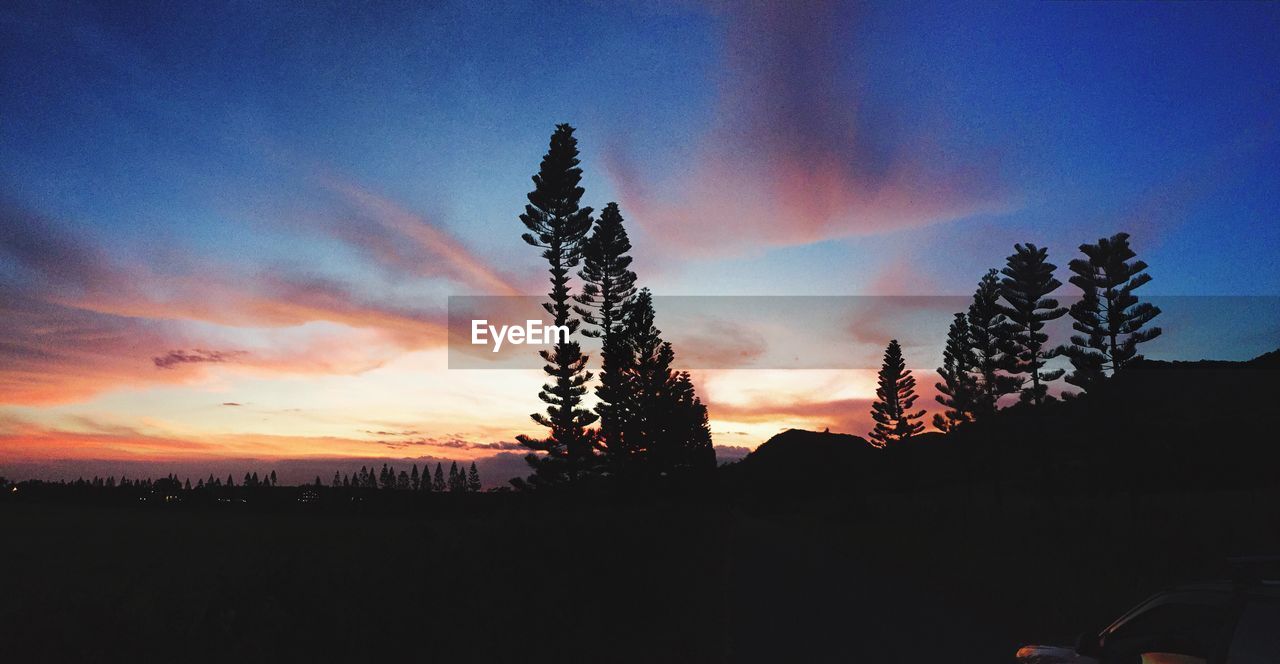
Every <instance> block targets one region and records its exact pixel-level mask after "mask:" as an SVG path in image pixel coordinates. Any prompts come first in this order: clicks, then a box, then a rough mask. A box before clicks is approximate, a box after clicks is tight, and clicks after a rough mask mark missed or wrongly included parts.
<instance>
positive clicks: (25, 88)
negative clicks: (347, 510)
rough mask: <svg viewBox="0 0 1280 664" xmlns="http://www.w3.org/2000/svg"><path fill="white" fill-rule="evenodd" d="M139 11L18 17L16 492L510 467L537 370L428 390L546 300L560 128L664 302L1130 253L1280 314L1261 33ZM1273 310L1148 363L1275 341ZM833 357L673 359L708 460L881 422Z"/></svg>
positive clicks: (894, 282)
mask: <svg viewBox="0 0 1280 664" xmlns="http://www.w3.org/2000/svg"><path fill="white" fill-rule="evenodd" d="M122 4H123V3H100V4H95V3H87V4H80V3H48V2H31V3H27V2H23V1H21V0H20V1H19V2H16V3H12V2H6V3H3V5H0V76H2V77H3V85H2V86H0V474H5V475H9V476H11V477H13V476H18V475H22V476H26V475H38V476H49V477H60V476H63V475H66V474H68V473H71V474H81V473H87V474H93V472H105V471H95V470H94V469H96V468H106V469H116V470H114V471H113V472H120V471H119V469H128V471H129V472H131V473H134V472H140V471H139V469H146V470H145V471H142V472H151V473H153V474H159V475H163V474H167V473H168V472H171V471H170V470H167V469H168V468H181V469H182V470H183V471H189V472H190V473H191V475H192V476H193V477H196V476H203V474H204V473H203V472H201V469H203V468H209V469H216V470H222V469H225V468H232V469H236V468H242V469H253V470H256V469H258V468H263V467H267V466H271V467H277V466H278V467H282V468H286V469H290V470H289V472H290V473H293V476H289V475H286V476H285V478H284V479H286V480H291V481H296V480H304V479H310V477H311V474H315V473H313V469H317V468H319V469H323V468H328V469H329V471H328V473H326V474H325V475H324V476H325V477H326V478H328V477H329V476H331V474H332V471H333V470H334V469H341V470H344V471H347V470H350V469H351V468H352V463H354V464H355V465H354V467H355V468H356V469H358V467H359V465H360V463H361V462H363V460H366V459H370V458H376V457H386V458H390V459H396V460H400V459H408V458H412V459H421V458H431V459H457V460H471V459H480V460H481V461H482V472H483V470H484V469H485V468H486V467H487V468H489V469H490V474H489V477H491V478H496V477H505V476H509V475H510V474H512V473H515V472H519V470H520V468H521V464H522V463H523V462H522V461H521V460H520V459H519V455H520V453H519V451H518V449H515V448H516V446H515V445H514V444H513V443H512V442H511V441H513V439H514V436H515V435H516V434H518V433H531V434H537V433H539V431H538V429H537V427H536V426H534V425H533V423H532V422H530V421H529V418H528V415H529V413H531V412H533V411H534V410H537V409H538V408H539V406H540V402H539V401H538V399H537V397H536V392H537V388H538V385H539V384H540V383H541V376H540V373H539V372H538V371H528V370H523V371H465V370H449V369H448V368H447V366H446V357H447V349H446V347H445V329H446V325H445V323H446V321H445V308H446V299H447V297H448V296H450V295H483V294H492V295H515V294H528V295H535V294H539V293H542V292H545V291H546V271H545V265H544V264H543V263H542V261H541V260H540V258H539V257H538V254H537V251H536V250H534V249H532V248H531V247H529V246H527V245H525V244H524V243H523V242H522V241H521V240H520V233H521V232H522V231H523V227H522V225H521V224H520V222H519V221H518V219H517V215H518V214H519V213H520V212H521V210H522V209H523V205H524V202H525V198H524V197H525V194H526V193H527V192H528V191H529V189H530V187H531V183H530V180H529V178H530V176H531V175H532V174H533V173H534V172H535V171H536V169H537V165H538V161H539V159H540V158H541V156H542V154H543V153H544V152H545V151H546V147H547V139H548V137H549V135H550V133H551V131H552V129H553V127H554V125H555V124H556V123H559V122H568V123H571V124H573V125H574V126H575V127H577V128H578V131H577V136H578V139H579V144H580V147H581V150H582V165H583V169H584V173H585V176H584V186H585V187H586V197H585V198H586V201H585V202H586V203H587V204H589V205H591V206H593V207H595V208H596V209H599V208H601V207H603V206H604V204H605V203H607V202H609V201H617V202H618V203H619V204H620V206H621V209H622V213H623V215H624V217H625V218H626V220H627V224H628V228H629V231H630V233H631V239H632V243H633V245H634V246H635V249H634V251H633V254H634V255H635V256H636V260H635V264H634V268H635V269H636V271H637V272H638V274H639V277H640V281H641V283H642V284H643V285H646V286H648V287H650V288H652V289H653V291H654V292H655V293H657V294H658V295H660V296H669V295H930V296H934V295H947V296H965V295H968V294H969V293H971V292H972V288H973V285H974V284H975V283H976V281H977V279H978V278H979V277H980V276H981V275H982V274H983V272H985V271H986V269H987V268H989V267H995V266H999V265H1002V264H1003V261H1004V257H1005V256H1006V255H1008V254H1009V253H1010V251H1011V247H1012V245H1013V244H1014V243H1015V242H1027V241H1031V242H1035V243H1037V244H1041V245H1047V246H1048V247H1049V249H1050V258H1051V260H1053V261H1054V262H1056V263H1057V264H1059V265H1060V266H1065V264H1066V262H1067V261H1068V260H1069V259H1070V258H1073V257H1075V255H1076V253H1077V252H1076V249H1075V247H1076V246H1077V245H1079V244H1080V243H1081V242H1086V241H1088V242H1092V241H1095V240H1096V239H1097V238H1098V237H1100V236H1103V235H1110V234H1112V233H1115V232H1117V231H1121V230H1124V231H1128V232H1129V233H1131V234H1132V235H1133V243H1134V246H1135V248H1136V249H1137V250H1138V252H1139V253H1140V255H1141V257H1142V258H1143V259H1145V260H1146V261H1147V262H1148V263H1149V264H1150V265H1151V270H1150V271H1151V274H1152V276H1153V277H1154V281H1153V282H1152V283H1151V285H1149V286H1147V287H1146V288H1145V289H1144V290H1145V291H1146V294H1148V295H1163V296H1184V295H1187V296H1203V295H1218V296H1222V295H1231V296H1277V295H1280V261H1278V260H1277V255H1278V254H1280V252H1278V251H1277V249H1280V224H1278V223H1277V220H1278V219H1280V176H1278V174H1280V144H1278V143H1277V140H1278V139H1280V125H1278V124H1277V123H1278V121H1280V39H1277V38H1276V35H1277V34H1280V5H1277V4H1262V3H1256V4H1254V3H1249V4H1243V3H1242V4H1229V5H1227V4H1192V3H1176V4H1128V3H1126V4H1105V5H1104V4H1096V3H1089V4H1082V3H1055V4H1030V3H1025V4H1015V3H1001V4H992V5H982V4H975V3H954V4H953V3H947V4H937V5H923V4H919V5H917V4H908V3H878V4H874V5H870V6H861V5H843V4H833V3H821V2H818V3H803V4H801V3H776V4H768V3H765V4H755V3H753V4H750V5H747V4H741V3H708V4H703V3H698V2H672V3H608V2H599V3H586V4H579V3H529V4H527V5H520V4H510V5H503V6H499V7H482V6H480V5H479V3H456V4H454V3H448V2H440V3H402V4H400V5H399V6H392V5H388V6H380V5H378V6H375V5H363V4H356V3H352V4H351V5H350V6H348V3H335V4H327V5H320V4H314V5H310V6H306V7H305V8H304V5H301V4H299V5H297V6H296V8H295V9H289V8H286V7H285V6H284V3H240V2H236V3H155V6H154V7H153V8H152V9H150V10H148V9H142V8H140V7H137V6H130V7H122V6H119V5H122ZM1059 277H1060V278H1061V279H1062V280H1063V281H1066V274H1065V268H1063V269H1062V271H1061V273H1060V274H1059ZM1072 292H1073V290H1072V287H1065V288H1064V289H1063V291H1062V293H1063V295H1070V294H1071V293H1072ZM1275 301H1276V300H1274V299H1268V298H1262V299H1259V300H1251V301H1250V302H1254V303H1255V305H1247V304H1246V305H1240V306H1235V307H1234V308H1231V307H1227V308H1228V309H1229V310H1230V312H1229V313H1228V314H1225V315H1222V316H1215V317H1213V318H1215V319H1216V320H1217V322H1218V323H1219V324H1225V323H1229V324H1231V325H1234V327H1233V328H1231V329H1230V330H1228V331H1226V332H1223V331H1221V329H1219V330H1217V331H1215V332H1214V334H1213V335H1212V336H1213V337H1214V342H1215V343H1214V345H1213V346H1212V347H1209V346H1206V345H1205V343H1204V339H1205V337H1206V336H1208V333H1205V332H1203V331H1202V332H1201V333H1200V334H1199V335H1198V336H1197V333H1196V331H1195V330H1193V329H1191V328H1190V327H1188V328H1187V330H1186V332H1185V333H1184V334H1182V335H1181V337H1180V338H1181V339H1182V342H1181V345H1180V342H1179V341H1178V338H1179V337H1177V336H1176V335H1174V332H1176V331H1177V330H1178V327H1177V325H1176V324H1175V323H1177V321H1179V320H1181V321H1183V322H1184V323H1187V325H1190V324H1191V322H1190V321H1192V320H1193V319H1196V318H1204V317H1203V316H1194V315H1189V314H1187V313H1186V312H1183V313H1182V314H1181V317H1179V313H1178V312H1177V311H1170V310H1169V307H1168V306H1166V307H1165V308H1166V312H1167V314H1168V318H1167V319H1166V320H1162V321H1160V322H1161V323H1163V324H1165V326H1166V328H1168V329H1167V331H1166V336H1168V337H1170V338H1171V339H1170V340H1162V341H1160V342H1158V343H1161V344H1164V345H1163V346H1159V347H1157V346H1156V345H1155V344H1153V347H1152V349H1151V351H1150V354H1151V355H1153V356H1156V357H1167V358H1173V359H1196V358H1198V357H1202V356H1204V355H1205V354H1206V353H1209V354H1212V355H1213V356H1215V357H1221V358H1224V359H1246V358H1248V357H1251V356H1253V355H1257V354H1259V353H1261V352H1265V351H1267V350H1272V349H1274V348H1276V347H1277V346H1280V314H1278V312H1276V311H1275V310H1268V311H1264V312H1262V313H1263V314H1264V316H1263V317H1262V318H1263V320H1264V324H1262V325H1258V324H1256V321H1254V320H1253V319H1252V318H1251V316H1252V313H1257V312H1256V311H1255V312H1252V313H1251V312H1250V309H1249V307H1250V306H1256V303H1257V302H1261V303H1263V304H1262V306H1263V308H1269V307H1274V303H1275ZM1238 304H1239V303H1238ZM944 309H945V307H944ZM941 313H943V314H944V318H943V320H944V321H945V314H946V311H945V310H944V311H941ZM894 321H896V322H898V323H899V324H898V325H894V324H890V321H889V320H888V319H887V318H881V319H879V320H877V319H874V318H872V317H867V316H864V317H862V318H861V319H859V321H858V322H857V323H856V324H851V325H850V326H849V327H848V333H849V336H848V344H849V346H848V348H849V354H850V355H851V356H852V355H856V354H858V353H863V354H866V356H867V357H871V358H874V357H875V356H877V355H878V353H879V351H880V349H882V348H883V346H884V343H886V342H887V341H888V337H889V336H897V337H899V338H902V339H904V344H905V345H906V350H907V356H908V360H909V362H910V364H911V366H913V367H914V368H916V370H917V372H918V373H919V374H920V382H921V383H922V384H923V385H924V386H925V388H926V396H925V400H928V401H930V402H932V396H931V394H932V391H931V389H928V388H929V386H931V385H932V384H933V382H934V381H935V380H936V376H935V375H934V374H933V373H932V370H933V368H934V367H936V366H937V362H938V354H939V352H940V346H941V344H942V339H943V337H944V336H945V334H946V327H945V322H944V323H943V324H942V325H941V326H940V329H939V328H938V327H937V326H928V327H929V329H924V328H923V327H920V326H918V325H917V326H912V325H910V322H909V320H908V321H906V322H902V321H898V319H897V318H895V319H894ZM1223 321H1225V323H1223ZM658 323H659V326H660V327H661V326H662V311H661V310H659V312H658ZM686 332H687V335H686V336H688V337H689V338H690V339H693V340H690V341H687V342H686V344H685V345H686V347H685V348H683V349H682V348H681V347H680V346H679V344H677V348H676V351H677V353H678V354H684V355H686V356H696V355H697V354H698V353H700V352H706V349H705V348H698V347H695V346H699V345H701V344H703V343H705V344H709V345H714V343H713V341H712V339H714V335H703V336H698V335H697V334H694V333H693V332H692V331H686ZM697 339H701V340H702V341H697ZM1055 341H1060V339H1059V340H1055ZM832 349H833V352H840V350H839V348H838V343H836V344H832ZM721 350H722V349H721ZM1160 351H1162V352H1160ZM838 366H842V367H844V368H841V369H839V370H834V369H833V370H821V369H813V368H806V369H803V370H788V369H784V368H775V369H771V370H731V369H723V368H716V369H700V368H698V367H694V368H695V369H697V370H696V371H695V372H694V373H695V380H696V383H697V386H698V389H699V391H700V394H701V395H702V396H703V398H704V399H705V400H706V401H707V402H708V405H709V409H710V415H711V419H712V429H713V432H714V434H715V441H716V443H717V445H721V446H726V448H750V447H754V446H755V445H758V444H759V443H760V442H763V441H764V440H765V439H767V438H768V437H769V436H770V435H772V434H774V433H777V432H778V431H780V430H782V429H785V428H788V427H810V428H819V429H821V428H822V427H826V426H829V427H831V428H832V429H833V430H840V431H849V432H853V433H859V434H862V433H865V431H866V429H867V421H868V420H869V418H868V416H867V414H866V412H867V410H868V404H869V399H870V398H871V396H872V393H873V376H872V373H871V371H870V370H869V369H871V368H873V366H872V364H871V363H870V362H868V363H867V364H866V365H865V368H861V369H860V368H850V367H849V366H847V365H838ZM853 366H854V367H857V366H859V364H858V363H854V365H853ZM742 452H743V450H741V449H726V450H724V458H731V457H733V456H735V455H740V454H741V453H742ZM250 459H253V460H256V461H253V462H252V463H251V464H250V466H251V467H246V463H249V462H248V461H247V460H250ZM352 460H355V461H352ZM405 463H407V462H405ZM85 469H88V470H87V471H86V470H85ZM241 472H242V471H241ZM315 472H321V471H319V470H316V471H315Z"/></svg>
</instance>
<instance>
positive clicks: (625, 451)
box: [608, 288, 715, 475]
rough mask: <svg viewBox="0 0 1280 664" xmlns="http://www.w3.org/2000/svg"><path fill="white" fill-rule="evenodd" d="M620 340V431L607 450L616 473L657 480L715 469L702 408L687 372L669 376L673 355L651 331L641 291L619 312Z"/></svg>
mask: <svg viewBox="0 0 1280 664" xmlns="http://www.w3.org/2000/svg"><path fill="white" fill-rule="evenodd" d="M623 318H624V321H623V327H624V329H625V332H624V333H623V334H622V337H623V338H624V339H625V342H626V343H627V345H628V346H629V347H630V355H631V358H632V361H631V367H630V368H629V369H628V370H627V371H626V372H625V377H626V382H625V383H624V385H625V387H626V390H625V393H624V394H625V398H624V400H623V401H621V402H619V403H620V405H622V406H624V407H625V411H626V417H625V418H623V420H622V424H623V425H624V428H623V429H622V431H621V432H620V434H621V435H620V436H619V437H618V439H617V440H616V441H615V444H614V446H613V448H612V449H609V450H608V453H609V460H610V463H611V465H612V466H613V467H614V469H615V470H616V471H618V472H624V473H631V474H650V475H658V474H663V473H671V472H676V471H683V470H692V469H707V468H714V467H715V451H714V450H713V449H712V447H711V434H710V429H709V428H708V427H707V418H706V407H705V406H704V405H703V404H702V401H701V400H700V399H698V396H697V393H696V391H695V389H694V386H693V382H692V381H691V380H690V378H689V374H688V373H687V372H680V371H675V370H673V369H672V364H673V362H674V361H675V351H674V350H673V349H672V347H671V344H670V343H668V342H666V341H663V340H662V332H661V330H659V329H658V328H657V326H656V325H654V311H653V296H652V294H650V292H649V290H648V289H647V288H646V289H642V290H641V291H640V292H639V293H638V294H637V295H636V296H635V297H634V298H633V299H632V300H630V301H629V302H628V303H627V304H626V306H625V307H624V316H623Z"/></svg>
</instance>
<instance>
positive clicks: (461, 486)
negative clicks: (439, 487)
mask: <svg viewBox="0 0 1280 664" xmlns="http://www.w3.org/2000/svg"><path fill="white" fill-rule="evenodd" d="M466 490H467V474H466V471H460V470H458V462H457V461H454V462H452V463H450V464H449V491H452V492H454V493H461V492H463V491H466Z"/></svg>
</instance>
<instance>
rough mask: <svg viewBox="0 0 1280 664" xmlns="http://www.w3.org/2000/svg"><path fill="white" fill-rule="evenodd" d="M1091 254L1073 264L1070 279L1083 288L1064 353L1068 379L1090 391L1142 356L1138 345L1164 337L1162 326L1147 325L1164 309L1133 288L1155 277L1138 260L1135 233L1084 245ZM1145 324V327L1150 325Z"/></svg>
mask: <svg viewBox="0 0 1280 664" xmlns="http://www.w3.org/2000/svg"><path fill="white" fill-rule="evenodd" d="M1080 251H1081V253H1083V254H1084V255H1085V258H1083V259H1082V258H1077V259H1075V260H1073V261H1071V262H1070V263H1069V264H1068V267H1069V268H1070V269H1071V271H1072V272H1073V273H1074V275H1073V276H1072V277H1071V278H1070V279H1069V281H1070V282H1071V283H1072V284H1075V285H1076V286H1077V287H1078V288H1079V289H1080V292H1081V298H1080V300H1079V301H1078V302H1076V303H1075V304H1073V305H1071V310H1070V311H1071V318H1072V319H1073V322H1072V324H1071V327H1072V328H1073V329H1075V331H1077V332H1079V333H1080V334H1076V335H1072V337H1071V345H1069V346H1063V347H1062V349H1061V350H1062V353H1063V354H1064V355H1066V356H1067V357H1068V358H1070V359H1071V366H1072V372H1071V373H1070V374H1068V375H1067V378H1066V380H1067V382H1068V383H1071V384H1072V385H1075V386H1076V387H1079V388H1081V389H1083V390H1085V391H1088V390H1089V389H1091V388H1093V387H1094V386H1096V385H1097V384H1098V383H1100V382H1101V381H1103V380H1105V379H1106V378H1107V377H1108V376H1110V375H1114V374H1115V372H1117V371H1119V370H1120V369H1122V368H1124V365H1125V364H1127V363H1129V362H1132V361H1134V360H1138V359H1142V356H1141V355H1139V354H1138V344H1140V343H1144V342H1147V341H1150V340H1152V339H1154V338H1156V337H1158V336H1160V332H1161V330H1160V328H1158V327H1145V326H1146V324H1147V323H1150V322H1151V319H1153V318H1155V317H1156V316H1158V315H1160V308H1159V307H1156V306H1155V305H1153V304H1151V303H1149V302H1141V303H1140V302H1138V297H1137V296H1136V295H1134V294H1133V291H1135V290H1137V289H1138V288H1139V287H1141V286H1143V285H1145V284H1146V283H1147V282H1149V281H1151V275H1149V274H1147V273H1146V272H1145V270H1146V269H1147V264H1146V263H1144V262H1142V261H1135V260H1133V259H1134V258H1135V257H1136V256H1137V254H1136V253H1134V251H1133V249H1131V248H1130V247H1129V234H1128V233H1117V234H1116V235H1113V236H1111V237H1110V238H1100V239H1099V240H1098V243H1097V244H1082V245H1080ZM1144 328H1145V329H1144Z"/></svg>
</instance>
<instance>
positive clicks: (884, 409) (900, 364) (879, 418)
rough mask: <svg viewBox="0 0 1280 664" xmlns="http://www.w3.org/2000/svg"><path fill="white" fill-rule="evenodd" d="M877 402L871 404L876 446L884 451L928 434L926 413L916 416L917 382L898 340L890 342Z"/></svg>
mask: <svg viewBox="0 0 1280 664" xmlns="http://www.w3.org/2000/svg"><path fill="white" fill-rule="evenodd" d="M877 385H878V387H877V388H876V401H875V403H873V404H871V419H872V420H873V421H874V422H875V423H876V424H875V428H874V429H872V430H871V432H870V433H869V434H867V435H868V437H869V438H871V442H872V444H873V445H876V446H878V447H884V446H886V445H889V444H891V443H895V442H898V441H902V440H906V439H908V438H910V437H912V436H914V435H915V434H918V433H920V432H921V431H923V430H924V422H920V421H918V420H919V419H920V418H921V417H924V411H923V410H919V411H916V412H912V411H911V409H912V408H913V407H914V406H915V403H916V399H918V398H919V395H917V394H916V379H915V377H914V376H912V375H911V370H910V369H908V368H907V362H906V360H904V359H903V357H902V347H901V346H899V345H898V340H897V339H894V340H892V341H890V342H889V346H888V347H887V348H885V351H884V364H883V365H881V367H880V375H879V379H878V381H877Z"/></svg>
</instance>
